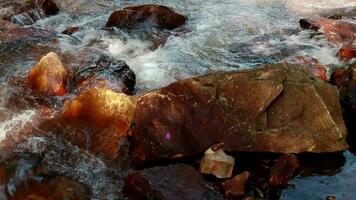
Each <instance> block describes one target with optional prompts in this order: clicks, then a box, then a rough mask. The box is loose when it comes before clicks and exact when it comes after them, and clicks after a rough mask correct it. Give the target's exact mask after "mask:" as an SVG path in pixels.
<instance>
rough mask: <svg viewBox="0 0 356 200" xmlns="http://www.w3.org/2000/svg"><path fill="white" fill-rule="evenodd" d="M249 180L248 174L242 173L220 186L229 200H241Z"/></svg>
mask: <svg viewBox="0 0 356 200" xmlns="http://www.w3.org/2000/svg"><path fill="white" fill-rule="evenodd" d="M250 179H251V173H250V172H247V171H246V172H243V173H241V174H239V175H237V176H235V177H234V178H232V179H230V180H227V181H225V182H223V183H222V184H221V187H222V189H223V191H224V194H225V197H227V198H229V199H236V198H241V197H243V196H244V195H245V194H246V187H247V184H248V181H249V180H250Z"/></svg>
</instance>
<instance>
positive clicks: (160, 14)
mask: <svg viewBox="0 0 356 200" xmlns="http://www.w3.org/2000/svg"><path fill="white" fill-rule="evenodd" d="M186 20H187V18H186V17H185V16H183V15H181V14H178V13H176V12H174V11H173V10H172V9H171V8H169V7H167V6H162V5H140V6H130V7H126V8H124V9H122V10H117V11H114V12H113V13H112V14H111V16H110V18H109V20H108V22H107V23H106V27H113V26H115V27H118V28H127V29H130V28H133V27H135V26H136V25H138V24H141V23H151V24H152V25H153V26H157V27H158V28H160V29H169V30H170V29H175V28H177V27H179V26H181V25H183V24H184V23H185V21H186Z"/></svg>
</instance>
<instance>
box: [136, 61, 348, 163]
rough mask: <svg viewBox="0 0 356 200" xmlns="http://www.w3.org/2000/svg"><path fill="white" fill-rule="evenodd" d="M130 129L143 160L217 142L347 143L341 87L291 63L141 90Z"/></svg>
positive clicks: (326, 147)
mask: <svg viewBox="0 0 356 200" xmlns="http://www.w3.org/2000/svg"><path fill="white" fill-rule="evenodd" d="M131 135H132V137H131V147H132V154H133V159H134V161H136V162H137V163H141V162H145V161H152V160H156V159H161V158H168V157H171V156H172V155H176V154H182V155H183V156H189V155H193V154H197V153H202V152H204V151H205V150H206V149H207V148H209V147H210V146H212V145H213V144H216V143H224V145H225V148H226V150H227V151H247V152H281V153H302V152H314V153H317V152H335V151H343V150H346V149H347V148H348V145H347V143H346V141H345V139H346V128H345V125H344V121H343V118H342V114H341V108H340V104H339V97H338V91H337V88H336V87H335V86H332V85H330V84H328V83H326V82H324V81H321V80H318V79H315V78H314V76H313V75H311V74H310V73H309V72H307V71H305V70H303V69H301V67H299V66H297V65H292V64H286V63H279V64H274V65H265V66H263V67H261V68H258V69H254V70H248V71H242V72H216V73H214V74H210V75H205V76H200V77H195V78H192V79H187V80H182V81H178V82H175V83H173V84H171V85H169V86H167V87H165V88H162V89H160V90H157V91H153V92H150V93H148V94H145V95H142V96H141V97H139V99H138V102H137V106H136V111H135V116H134V120H133V127H132V129H131ZM167 136H169V137H167Z"/></svg>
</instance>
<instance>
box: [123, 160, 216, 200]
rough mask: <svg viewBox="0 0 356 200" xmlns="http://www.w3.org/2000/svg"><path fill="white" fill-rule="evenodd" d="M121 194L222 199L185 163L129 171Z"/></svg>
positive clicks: (148, 196) (202, 199)
mask: <svg viewBox="0 0 356 200" xmlns="http://www.w3.org/2000/svg"><path fill="white" fill-rule="evenodd" d="M123 193H124V195H125V196H126V197H127V198H128V199H157V200H168V199H187V200H188V199H191V200H193V199H201V200H205V199H223V198H222V197H221V196H220V194H218V193H216V192H214V191H213V190H212V188H211V186H209V185H208V184H207V183H206V182H205V181H204V180H203V177H202V176H201V175H200V174H199V173H198V172H197V171H196V170H195V169H194V168H193V167H191V166H189V165H186V164H174V165H169V166H165V167H153V168H148V169H144V170H141V171H134V172H131V173H130V174H129V175H128V176H127V177H126V178H125V185H124V188H123Z"/></svg>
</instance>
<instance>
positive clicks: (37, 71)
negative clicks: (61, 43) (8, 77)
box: [28, 52, 68, 96]
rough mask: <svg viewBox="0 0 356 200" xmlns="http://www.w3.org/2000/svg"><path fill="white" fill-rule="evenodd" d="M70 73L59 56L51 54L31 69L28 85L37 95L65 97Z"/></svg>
mask: <svg viewBox="0 0 356 200" xmlns="http://www.w3.org/2000/svg"><path fill="white" fill-rule="evenodd" d="M67 78H68V71H67V69H66V68H65V67H64V66H63V64H62V62H61V60H60V58H59V56H58V55H57V54H56V53H54V52H50V53H48V54H47V55H46V56H43V57H42V58H41V60H40V61H39V62H38V63H37V64H36V66H35V67H34V68H32V69H31V71H30V73H29V75H28V84H29V86H30V88H31V89H32V90H33V91H34V92H35V93H37V94H40V95H44V96H63V95H65V94H66V82H67Z"/></svg>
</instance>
